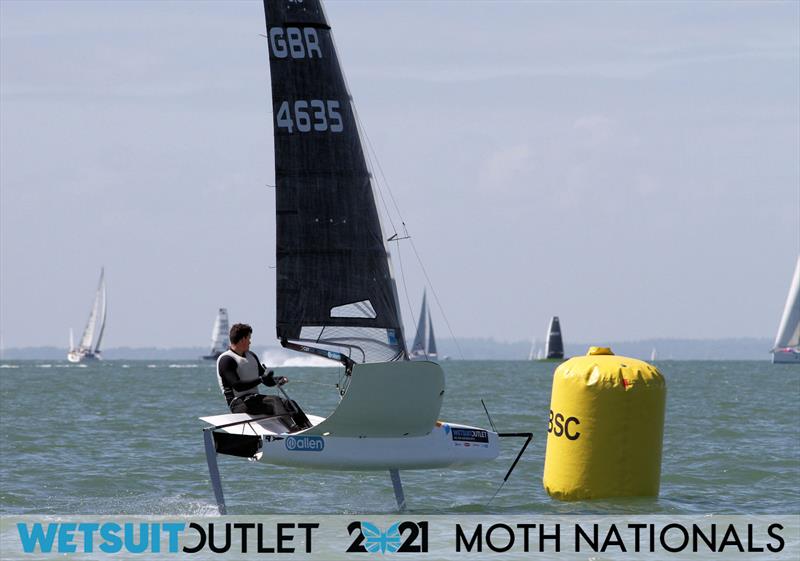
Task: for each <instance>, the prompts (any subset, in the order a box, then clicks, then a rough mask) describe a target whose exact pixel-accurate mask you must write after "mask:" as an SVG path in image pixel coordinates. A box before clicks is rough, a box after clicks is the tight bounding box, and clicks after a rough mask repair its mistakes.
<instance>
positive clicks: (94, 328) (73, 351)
mask: <svg viewBox="0 0 800 561" xmlns="http://www.w3.org/2000/svg"><path fill="white" fill-rule="evenodd" d="M105 328H106V281H105V271H104V269H102V268H101V269H100V282H99V283H98V285H97V291H96V292H95V295H94V303H93V304H92V310H91V311H90V312H89V320H88V321H87V322H86V328H85V329H84V330H83V335H81V340H80V343H79V344H78V347H77V348H75V342H74V341H73V335H72V329H70V330H69V352H68V353H67V360H68V361H70V362H75V363H78V362H84V361H92V360H100V359H102V356H101V354H100V342H101V341H102V340H103V332H104V331H105Z"/></svg>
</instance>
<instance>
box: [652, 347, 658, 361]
mask: <svg viewBox="0 0 800 561" xmlns="http://www.w3.org/2000/svg"><path fill="white" fill-rule="evenodd" d="M656 357H657V354H656V348H655V347H653V349H652V350H651V351H650V362H654V361H655V360H656Z"/></svg>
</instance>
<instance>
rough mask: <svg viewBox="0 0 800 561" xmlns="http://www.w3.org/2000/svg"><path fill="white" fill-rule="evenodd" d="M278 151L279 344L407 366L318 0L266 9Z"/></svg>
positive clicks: (357, 145)
mask: <svg viewBox="0 0 800 561" xmlns="http://www.w3.org/2000/svg"><path fill="white" fill-rule="evenodd" d="M264 10H265V15H266V23H267V45H268V49H269V64H270V76H271V83H272V118H273V130H274V140H275V142H274V145H275V184H276V188H275V198H276V213H277V219H276V257H277V258H276V265H277V266H276V286H277V290H276V296H277V306H276V308H277V322H276V323H277V325H276V327H277V335H278V338H279V339H280V340H281V344H283V345H284V346H287V347H290V348H294V349H298V350H302V351H306V352H314V353H316V352H318V351H320V352H324V351H321V349H320V347H321V348H322V349H330V350H332V351H336V352H335V353H333V354H336V353H341V354H343V355H345V356H347V357H349V359H351V360H352V361H355V362H385V361H391V360H402V359H405V358H406V349H405V341H404V337H403V331H402V321H401V317H400V308H399V305H398V302H397V296H396V290H395V283H394V279H393V278H392V275H391V270H390V267H389V255H388V252H387V250H386V246H385V245H384V236H383V232H382V230H381V225H380V219H379V217H378V210H377V207H376V205H375V197H374V195H373V190H372V178H371V175H370V173H369V171H368V168H367V164H366V160H365V158H364V152H363V149H362V142H361V138H360V135H359V131H358V127H357V123H356V118H355V114H354V109H353V106H352V103H351V96H350V93H349V91H348V89H347V85H346V83H345V80H344V76H343V74H342V71H341V68H340V66H339V61H338V58H337V55H336V51H335V48H334V43H333V37H332V34H331V30H330V26H329V25H328V22H327V20H326V18H325V13H324V11H323V9H322V6H321V4H320V2H319V0H305V1H303V2H298V1H296V0H264Z"/></svg>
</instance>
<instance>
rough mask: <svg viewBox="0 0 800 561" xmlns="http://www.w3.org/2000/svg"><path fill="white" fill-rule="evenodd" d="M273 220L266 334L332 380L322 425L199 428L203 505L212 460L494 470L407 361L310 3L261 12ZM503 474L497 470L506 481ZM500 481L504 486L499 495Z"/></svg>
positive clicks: (363, 178) (377, 236) (486, 446)
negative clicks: (330, 404)
mask: <svg viewBox="0 0 800 561" xmlns="http://www.w3.org/2000/svg"><path fill="white" fill-rule="evenodd" d="M264 8H265V14H266V22H267V36H266V37H267V43H268V48H269V61H270V72H271V81H272V109H273V129H274V139H275V179H276V189H275V193H276V213H277V236H276V245H277V247H276V253H277V271H276V276H277V334H278V338H279V340H280V342H281V344H282V345H283V346H284V347H285V348H288V349H292V350H295V351H299V352H305V353H311V354H314V355H318V356H322V357H325V358H328V359H331V360H334V361H337V362H339V363H341V364H342V365H344V367H345V378H344V379H345V382H344V383H343V384H342V386H341V387H340V395H341V399H340V402H339V404H338V406H337V407H336V409H335V410H334V411H333V413H331V414H330V415H329V416H328V417H327V418H323V417H319V416H315V415H311V414H308V415H306V414H305V413H302V412H300V411H299V410H298V411H295V412H294V413H295V415H301V416H303V417H304V418H305V419H307V421H308V422H307V423H303V424H301V427H303V426H304V427H305V428H301V429H300V430H295V431H294V432H292V431H291V430H290V429H289V427H288V424H287V423H285V422H284V418H282V417H275V416H273V417H266V416H260V417H258V416H251V415H248V414H244V413H238V414H224V415H214V416H208V417H202V420H203V421H205V422H207V423H209V424H210V425H211V426H210V427H208V428H206V429H205V445H206V457H207V460H208V465H209V471H210V474H211V481H212V486H213V488H214V493H215V497H216V500H217V504H218V505H219V508H220V512H221V513H224V512H225V502H224V496H223V493H222V485H221V480H220V476H219V469H218V465H217V460H216V458H217V454H229V455H234V456H242V457H247V458H251V459H255V460H259V461H262V462H266V463H269V464H278V465H284V466H298V467H306V468H315V469H333V470H389V472H390V475H391V479H392V482H393V486H394V491H395V497H396V499H397V503H398V507H399V508H400V509H401V510H402V509H403V508H404V504H405V498H404V495H403V489H402V484H401V482H400V476H399V470H401V469H430V468H446V467H449V466H456V465H467V464H473V463H477V462H484V461H488V460H492V459H495V458H497V456H498V454H499V439H500V437H503V436H518V437H525V438H527V440H526V442H525V446H523V447H522V449H521V450H520V452H519V454H518V456H517V460H518V459H519V457H520V455H521V454H522V452H523V451H524V450H525V447H526V446H527V444H528V442H530V439H531V434H530V433H501V434H499V433H498V432H497V431H495V430H488V429H483V428H479V427H473V426H467V425H461V424H456V423H450V422H444V421H440V420H439V414H440V409H441V406H442V400H443V398H444V395H445V377H444V372H443V370H442V368H441V367H440V366H439V365H438V364H436V363H434V362H430V361H424V360H423V361H410V360H408V359H409V356H408V352H407V350H406V345H405V338H404V336H403V328H402V325H403V324H402V319H401V316H400V307H399V304H398V298H397V291H396V286H395V282H394V279H393V278H392V275H391V271H390V265H389V256H388V253H387V250H386V246H385V245H384V237H383V233H382V230H381V225H380V220H379V217H378V210H377V207H376V205H375V198H374V195H373V190H372V179H371V175H370V173H369V170H368V167H367V162H366V159H365V157H364V152H363V148H362V142H361V138H360V135H359V131H358V128H357V120H356V117H355V115H354V108H353V105H352V102H351V96H350V93H349V92H348V89H347V86H346V84H345V81H344V76H343V74H342V71H341V69H340V67H339V62H338V59H337V55H336V51H335V50H334V43H333V38H332V35H331V30H330V26H329V25H328V22H327V20H326V17H325V13H324V11H323V8H322V5H321V3H320V1H319V0H265V2H264ZM515 465H516V461H515V462H514V463H513V465H512V466H511V468H510V469H509V470H508V473H507V474H506V477H505V479H507V478H508V476H509V475H510V473H511V471H512V470H513V468H514V466H515ZM505 479H504V481H505Z"/></svg>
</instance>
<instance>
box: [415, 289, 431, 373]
mask: <svg viewBox="0 0 800 561" xmlns="http://www.w3.org/2000/svg"><path fill="white" fill-rule="evenodd" d="M425 297H426V295H425V293H424V292H423V293H422V307H421V308H420V310H419V322H417V333H416V335H414V344H413V345H411V357H412V358H414V357H424V356H425V336H426V333H425V324H426V323H425V322H426V321H427V320H428V305H427V302H426V300H425Z"/></svg>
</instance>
